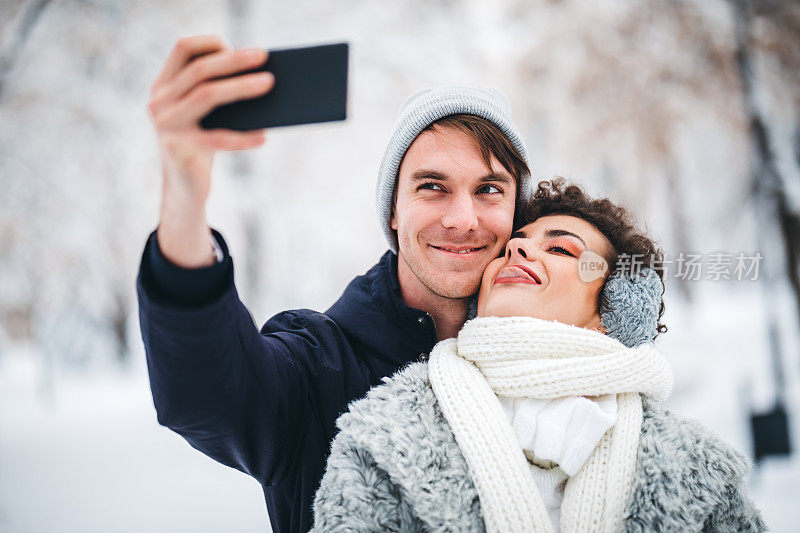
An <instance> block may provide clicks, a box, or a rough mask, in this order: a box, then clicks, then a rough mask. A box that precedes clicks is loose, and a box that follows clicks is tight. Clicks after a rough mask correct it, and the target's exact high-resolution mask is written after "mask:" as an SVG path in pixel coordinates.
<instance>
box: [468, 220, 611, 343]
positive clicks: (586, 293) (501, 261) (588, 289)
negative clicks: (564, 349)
mask: <svg viewBox="0 0 800 533" xmlns="http://www.w3.org/2000/svg"><path fill="white" fill-rule="evenodd" d="M611 252H612V247H611V243H610V242H609V241H608V239H606V238H605V236H604V235H603V234H602V233H600V231H599V230H598V229H597V228H595V227H594V226H593V225H592V224H590V223H589V222H586V221H585V220H583V219H581V218H577V217H573V216H568V215H549V216H545V217H541V218H539V219H537V220H536V221H535V222H532V223H530V224H528V225H527V226H525V227H523V228H522V229H521V230H519V231H517V232H516V233H514V234H513V235H512V236H511V240H510V241H508V244H507V245H506V249H505V255H503V256H502V257H499V258H497V259H495V260H494V261H492V262H491V263H489V266H488V267H486V270H485V271H484V273H483V279H482V282H481V290H480V292H479V293H478V316H530V317H534V318H541V319H543V320H557V321H559V322H562V323H564V324H573V325H575V326H579V327H584V328H591V329H600V330H601V331H602V328H601V326H600V314H599V313H598V311H597V298H598V295H599V293H600V290H601V289H602V287H603V282H604V281H605V277H606V274H607V272H608V270H607V268H606V269H605V270H602V275H601V274H595V275H591V274H590V275H587V272H590V270H587V261H593V262H594V264H595V265H596V264H597V261H600V263H601V264H604V261H603V260H600V258H605V257H609V256H611ZM581 254H584V255H583V257H581ZM579 258H580V259H579ZM579 263H583V267H584V270H583V271H582V272H583V274H581V272H580V271H579ZM588 266H589V267H591V266H592V265H588ZM605 266H607V265H605ZM595 272H596V270H595ZM582 278H583V279H582Z"/></svg>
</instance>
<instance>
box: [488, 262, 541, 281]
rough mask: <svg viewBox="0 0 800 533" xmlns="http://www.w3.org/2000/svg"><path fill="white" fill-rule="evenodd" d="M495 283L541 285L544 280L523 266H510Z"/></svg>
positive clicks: (500, 274)
mask: <svg viewBox="0 0 800 533" xmlns="http://www.w3.org/2000/svg"><path fill="white" fill-rule="evenodd" d="M494 282H495V283H527V284H529V285H541V284H542V280H541V279H540V278H539V276H537V275H536V273H535V272H534V271H533V270H531V269H530V268H528V267H526V266H522V265H508V266H506V267H505V268H503V270H501V271H500V273H499V274H498V275H497V277H496V278H495V279H494Z"/></svg>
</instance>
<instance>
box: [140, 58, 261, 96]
mask: <svg viewBox="0 0 800 533" xmlns="http://www.w3.org/2000/svg"><path fill="white" fill-rule="evenodd" d="M266 60H267V51H266V50H261V49H258V48H254V49H248V50H235V51H233V50H231V51H227V50H226V51H219V52H215V53H212V54H208V55H207V56H205V57H202V58H199V59H197V60H195V61H192V62H191V64H189V65H188V66H187V67H186V68H184V69H183V70H181V71H180V72H178V73H177V74H176V75H175V76H174V77H173V78H172V79H171V80H169V81H168V82H166V83H165V84H163V85H162V86H161V88H160V89H159V90H158V91H157V92H156V93H155V94H154V95H153V98H152V101H153V103H154V104H155V105H156V106H158V105H162V104H163V103H165V102H170V101H173V100H177V99H178V98H181V97H182V96H184V95H185V94H186V93H188V92H189V91H190V90H191V89H192V88H193V87H194V86H195V85H198V84H199V83H201V82H203V81H206V80H211V79H213V78H221V77H223V76H229V75H231V74H235V73H237V72H241V71H244V70H249V69H252V68H255V67H258V66H260V65H263V64H264V62H265V61H266Z"/></svg>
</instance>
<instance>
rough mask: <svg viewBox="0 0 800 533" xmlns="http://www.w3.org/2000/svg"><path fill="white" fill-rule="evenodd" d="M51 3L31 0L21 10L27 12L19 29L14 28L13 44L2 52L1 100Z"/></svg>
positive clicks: (0, 73)
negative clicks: (15, 67)
mask: <svg viewBox="0 0 800 533" xmlns="http://www.w3.org/2000/svg"><path fill="white" fill-rule="evenodd" d="M49 3H50V0H31V1H30V2H27V3H26V5H25V6H24V7H22V8H21V9H24V10H25V11H24V13H23V14H22V16H21V17H20V22H19V24H18V25H17V27H16V28H13V32H14V34H13V36H12V37H11V39H10V40H9V42H10V43H11V44H9V45H8V47H7V48H6V49H5V50H2V51H0V100H2V98H3V88H4V87H5V84H6V81H7V78H8V75H9V73H10V72H11V69H12V68H14V64H15V63H16V61H17V58H18V57H19V54H20V52H21V51H22V48H23V46H24V45H25V43H26V42H27V40H28V37H29V36H30V34H31V32H32V31H33V28H34V27H35V26H36V23H37V22H38V21H39V19H40V18H41V16H42V13H43V12H44V10H45V8H46V7H47V4H49Z"/></svg>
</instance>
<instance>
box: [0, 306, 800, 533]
mask: <svg viewBox="0 0 800 533" xmlns="http://www.w3.org/2000/svg"><path fill="white" fill-rule="evenodd" d="M719 303H720V302H717V304H719ZM722 303H723V304H724V305H723V306H722V307H719V306H718V305H717V306H713V307H710V308H704V307H703V306H699V307H698V309H697V310H696V311H694V312H692V313H689V312H686V311H685V309H684V310H682V309H681V308H680V306H679V305H672V311H671V313H670V314H671V315H672V317H673V318H672V320H670V321H668V323H670V324H671V326H672V329H671V331H670V332H669V333H668V334H667V336H665V338H664V341H663V342H662V349H663V350H664V351H665V353H667V355H668V357H669V358H670V361H671V362H672V364H673V368H674V370H675V374H676V388H675V391H674V393H673V397H672V398H671V399H670V401H669V407H670V408H672V409H673V410H674V411H676V412H679V413H682V414H686V415H688V416H692V417H695V418H698V419H700V420H701V421H702V422H703V423H704V424H706V425H707V426H709V427H711V428H712V429H713V430H715V431H716V432H718V433H719V434H720V435H721V436H722V437H723V438H725V439H726V440H728V441H729V442H731V443H733V444H734V445H735V446H737V447H738V448H739V449H741V450H742V451H744V452H745V453H749V452H750V442H749V435H748V433H747V418H746V410H743V409H744V408H745V405H744V403H743V401H742V398H743V397H750V396H753V397H754V398H755V399H754V401H757V397H758V395H759V393H758V390H759V386H758V383H757V381H758V379H757V378H758V374H759V370H758V368H760V367H762V366H763V365H761V362H759V357H761V355H763V354H761V355H759V353H760V352H761V351H762V350H761V347H760V346H759V344H758V343H757V342H756V341H755V340H754V339H757V338H758V337H757V336H756V335H742V334H741V332H739V335H738V336H736V335H734V334H733V333H731V328H739V329H741V326H740V325H741V324H749V325H750V326H749V327H750V328H751V329H750V331H751V332H753V333H755V332H754V331H753V330H752V328H756V329H757V326H758V321H757V320H756V319H757V318H758V317H759V316H761V313H760V312H759V310H758V308H757V305H756V304H755V303H753V302H750V303H747V302H746V301H745V300H730V301H726V302H722ZM668 305H669V304H668ZM721 308H722V309H725V313H720V312H718V310H719V309H721ZM762 362H763V361H762ZM42 368H43V367H42V365H41V361H40V359H39V357H38V355H37V354H36V353H31V352H26V351H23V350H17V351H14V352H4V353H2V354H0V531H2V532H15V533H16V532H20V533H22V532H25V533H29V532H40V531H42V532H50V531H58V532H72V531H80V532H92V531H104V532H107V531H115V532H116V531H121V532H124V531H153V532H157V531H165V532H166V531H169V532H180V531H192V532H198V531H265V530H269V523H268V519H267V515H266V511H265V505H264V502H263V498H262V494H261V490H260V487H259V486H258V485H257V484H256V483H255V482H254V481H253V480H252V479H250V478H248V477H247V476H245V475H243V474H240V473H239V472H236V471H234V470H232V469H229V468H226V467H223V466H220V465H218V464H216V463H214V462H213V461H211V460H209V459H207V458H205V457H204V456H203V455H201V454H200V453H199V452H196V451H195V450H193V449H192V448H191V447H190V446H189V445H188V444H187V443H185V442H184V441H183V440H182V439H181V438H180V437H178V436H177V435H175V434H173V433H171V432H170V431H168V430H166V429H164V428H162V427H160V426H158V424H157V423H156V420H155V414H154V410H153V407H152V402H151V399H150V393H149V388H148V384H147V378H146V372H145V369H144V365H143V354H140V357H138V358H136V360H135V361H134V363H133V364H132V367H131V368H129V369H128V370H126V371H124V372H122V371H120V370H114V369H106V370H103V371H94V372H92V373H91V374H88V375H85V376H76V375H75V374H74V371H73V373H72V374H71V375H61V376H56V379H54V380H53V383H54V384H55V387H54V388H53V390H52V392H51V393H50V394H45V393H44V390H43V388H42V383H43V382H44V381H43V379H42V374H41V370H42ZM796 370H797V369H795V372H796ZM787 377H790V378H792V380H793V379H794V377H795V376H794V375H789V376H787ZM792 380H790V382H794V381H792ZM751 382H752V383H751ZM747 391H750V392H747ZM790 399H792V402H793V403H792V405H794V406H795V408H794V409H793V410H792V412H793V413H794V414H793V421H794V423H795V424H794V436H795V441H794V442H795V446H797V444H798V440H797V438H796V437H797V434H798V431H797V409H796V405H797V403H796V395H793V396H792V395H790ZM790 407H791V406H790ZM743 413H744V414H743ZM749 484H750V491H751V494H752V496H753V498H754V499H755V500H756V502H757V504H758V505H759V506H760V507H761V509H763V511H764V515H765V517H766V520H767V522H768V524H769V525H770V527H771V528H772V530H773V531H776V532H787V533H788V532H791V531H796V530H797V527H796V526H797V524H798V523H800V506H798V505H797V504H796V501H797V497H798V494H800V454H797V453H795V455H794V457H793V458H792V459H787V460H770V461H767V462H765V463H764V464H763V465H762V466H761V468H760V469H759V470H758V471H757V472H756V473H755V474H754V475H753V476H752V477H751V479H750V480H749Z"/></svg>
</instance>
